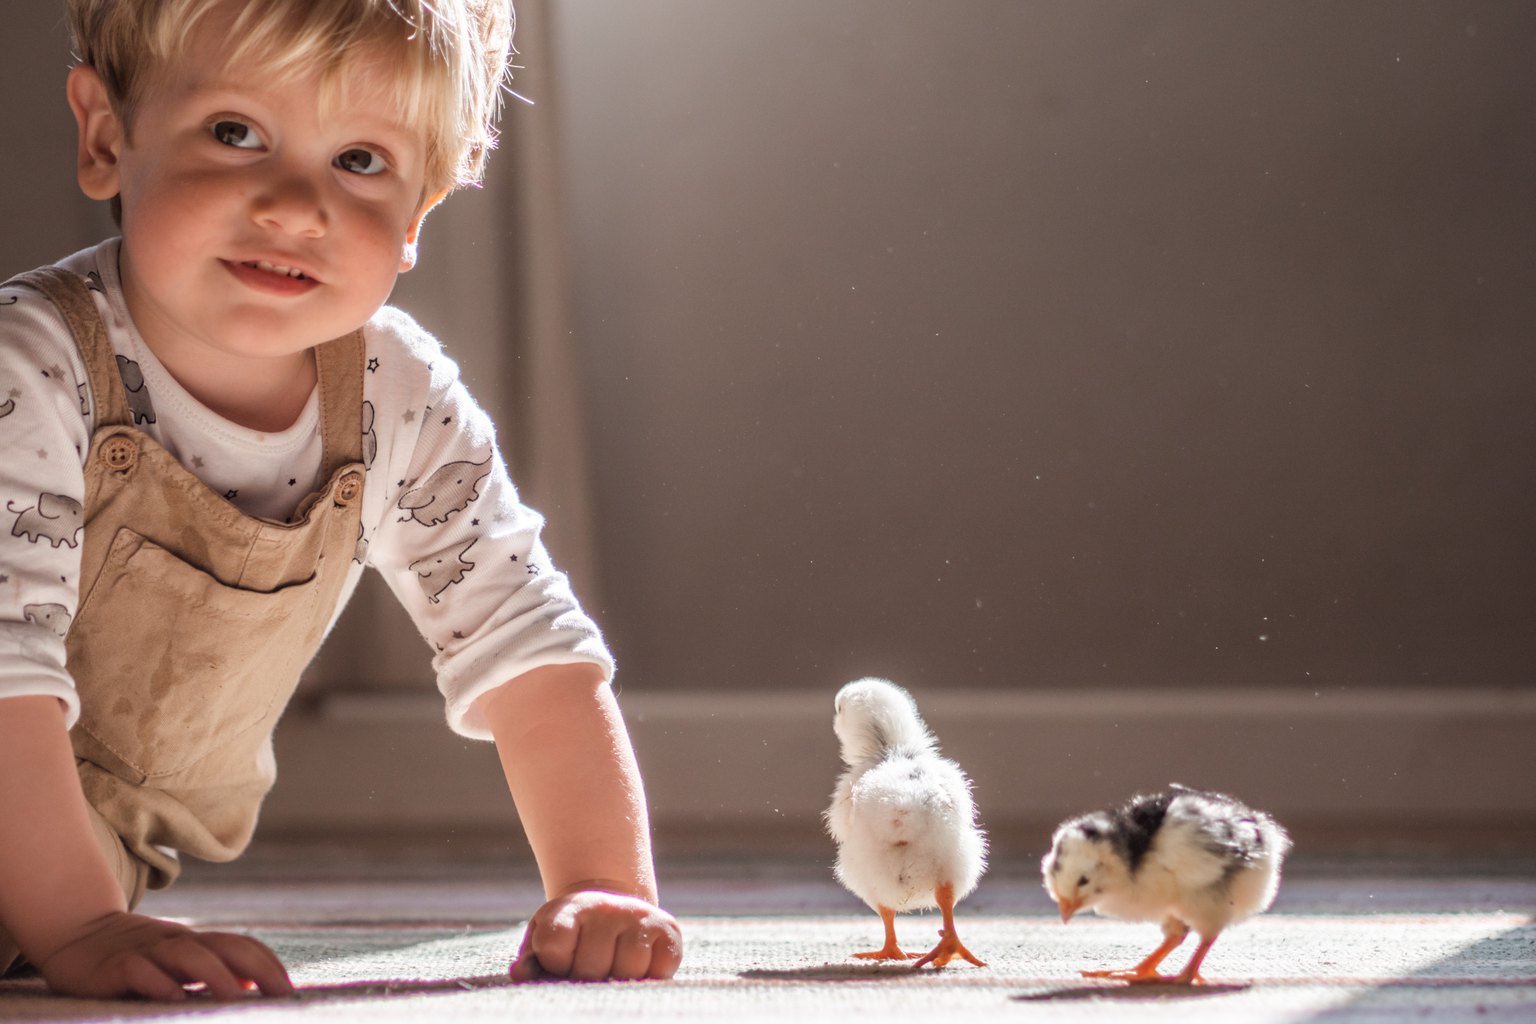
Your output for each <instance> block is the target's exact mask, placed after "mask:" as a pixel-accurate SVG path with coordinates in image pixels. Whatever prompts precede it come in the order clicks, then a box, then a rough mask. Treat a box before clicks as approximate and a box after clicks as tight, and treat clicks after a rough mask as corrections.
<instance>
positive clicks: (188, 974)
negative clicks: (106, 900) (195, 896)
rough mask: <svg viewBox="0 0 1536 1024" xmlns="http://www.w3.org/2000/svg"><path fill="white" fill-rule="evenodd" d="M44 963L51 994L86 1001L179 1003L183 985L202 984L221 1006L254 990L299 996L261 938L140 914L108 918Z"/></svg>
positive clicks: (39, 966) (41, 966)
mask: <svg viewBox="0 0 1536 1024" xmlns="http://www.w3.org/2000/svg"><path fill="white" fill-rule="evenodd" d="M41 959H42V962H41V963H39V964H37V965H36V967H37V969H38V972H39V973H41V974H42V976H43V979H44V980H45V981H47V982H48V987H49V988H50V989H52V990H53V991H54V992H56V993H58V994H60V995H69V996H79V997H84V998H88V999H116V998H121V997H123V996H144V997H146V998H149V999H158V1000H161V1001H163V1002H176V1001H179V1000H182V999H186V998H187V990H186V988H185V987H184V986H187V985H196V984H202V985H203V986H205V987H206V988H207V991H208V993H209V994H210V995H212V996H213V997H214V998H216V999H240V998H242V997H244V996H246V995H247V994H248V993H250V991H251V990H252V989H259V990H260V991H261V992H262V994H263V995H269V996H286V995H292V994H293V983H292V982H291V981H289V980H288V972H287V971H286V970H285V969H284V968H283V965H282V962H281V961H280V960H278V958H277V954H276V953H274V952H272V951H271V950H270V949H268V948H267V947H266V946H264V945H262V944H261V943H260V942H257V941H256V940H255V939H252V938H248V937H246V936H244V935H234V934H231V933H229V932H198V931H193V930H192V929H191V928H188V927H186V926H185V925H179V924H176V923H175V922H172V921H162V920H160V919H158V918H153V917H145V916H144V915H142V914H129V913H123V912H113V913H111V914H107V915H106V916H104V917H101V918H99V919H97V920H96V921H94V922H92V923H91V924H90V925H89V926H88V927H87V928H86V929H84V930H82V932H81V933H80V934H79V935H77V936H75V937H74V938H72V939H70V940H69V941H68V942H66V943H65V944H64V945H63V946H60V947H59V948H58V949H56V950H54V951H53V952H52V953H50V954H49V955H48V956H46V957H43V958H41Z"/></svg>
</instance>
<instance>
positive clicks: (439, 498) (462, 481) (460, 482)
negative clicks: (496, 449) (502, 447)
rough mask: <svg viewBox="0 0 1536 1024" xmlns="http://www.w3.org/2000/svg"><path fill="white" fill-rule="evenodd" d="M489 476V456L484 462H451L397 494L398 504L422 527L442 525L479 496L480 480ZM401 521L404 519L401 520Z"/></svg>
mask: <svg viewBox="0 0 1536 1024" xmlns="http://www.w3.org/2000/svg"><path fill="white" fill-rule="evenodd" d="M490 475H491V457H490V456H489V455H487V456H486V457H485V461H484V462H450V463H448V464H447V465H444V466H439V467H438V468H437V469H435V470H433V471H432V473H431V475H430V476H428V477H427V478H426V479H425V480H423V481H422V482H421V483H420V484H419V485H417V486H415V487H413V488H411V489H410V490H408V491H406V492H405V493H404V494H402V495H400V500H399V502H398V503H397V504H398V505H399V507H400V509H401V510H402V511H405V512H409V513H410V515H409V516H408V517H406V518H409V519H414V520H416V521H417V522H418V523H420V524H421V525H423V526H436V525H437V524H438V523H445V522H447V521H448V517H449V516H451V515H453V514H454V513H455V512H461V511H463V510H464V509H466V508H468V507H469V503H470V502H472V501H474V500H475V499H476V498H478V497H479V496H480V481H482V480H484V479H485V478H486V477H488V476H490ZM401 521H402V522H404V520H401Z"/></svg>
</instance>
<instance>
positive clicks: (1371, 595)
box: [556, 0, 1536, 691]
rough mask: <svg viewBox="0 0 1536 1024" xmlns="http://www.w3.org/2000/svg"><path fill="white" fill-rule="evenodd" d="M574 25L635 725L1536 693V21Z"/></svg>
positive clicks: (1189, 15) (721, 16)
mask: <svg viewBox="0 0 1536 1024" xmlns="http://www.w3.org/2000/svg"><path fill="white" fill-rule="evenodd" d="M556 12H557V13H558V15H559V16H560V17H559V20H558V26H559V36H558V40H559V50H558V55H559V61H560V63H559V72H560V78H559V84H560V86H561V89H562V92H561V99H562V102H563V104H564V110H565V113H566V115H567V116H566V118H565V122H564V124H565V129H566V132H567V143H568V146H567V153H568V167H569V172H568V189H567V196H568V199H569V200H570V211H571V212H570V224H571V252H572V256H573V260H574V263H573V269H574V274H573V311H574V313H573V315H574V324H575V328H576V331H575V334H574V340H575V342H576V344H577V345H578V346H579V351H580V353H581V354H582V356H583V363H584V365H585V366H586V367H587V368H588V372H589V375H590V376H589V378H588V387H589V397H590V410H591V412H590V416H591V424H592V428H591V437H592V443H593V458H594V459H595V460H596V465H595V472H594V476H595V479H596V480H597V486H598V498H599V507H598V510H597V515H598V521H599V523H600V524H601V527H600V529H601V534H600V541H601V549H600V553H601V557H602V564H603V566H604V569H605V585H606V589H605V593H606V596H607V607H606V608H605V609H604V611H605V622H606V624H607V627H608V628H609V630H610V631H611V633H612V636H613V640H614V642H615V643H616V645H617V647H618V651H619V655H620V659H621V662H622V664H623V666H624V675H625V678H626V680H627V682H628V685H630V686H631V687H643V688H646V689H647V690H649V689H651V688H674V687H676V688H683V689H698V690H710V691H714V690H731V691H749V690H758V689H762V688H774V689H777V688H794V689H800V688H806V689H815V690H827V691H830V688H832V687H834V686H835V685H836V684H837V683H838V682H839V681H841V680H844V679H846V678H849V677H852V676H855V675H857V674H861V673H867V672H874V673H889V674H891V675H893V676H895V677H897V678H899V679H902V680H906V681H907V682H909V683H911V684H912V685H914V686H917V687H925V688H927V687H955V686H964V687H982V688H999V689H1013V688H1041V687H1092V688H1095V689H1098V688H1136V689H1140V688H1147V687H1152V688H1171V687H1195V688H1202V687H1208V688H1229V687H1259V686H1272V687H1282V688H1295V689H1297V690H1308V691H1311V690H1324V691H1331V690H1338V689H1341V688H1350V689H1356V688H1388V687H1402V686H1406V685H1429V686H1495V687H1528V686H1530V685H1531V682H1532V674H1531V673H1532V665H1533V663H1536V629H1533V628H1531V625H1530V624H1531V621H1532V618H1533V612H1536V573H1533V572H1532V570H1531V566H1532V555H1533V545H1536V529H1532V509H1533V508H1536V460H1533V455H1536V444H1533V442H1536V411H1533V410H1536V404H1533V381H1536V352H1533V348H1532V344H1531V332H1532V329H1533V326H1536V8H1533V7H1532V6H1530V5H1526V4H1510V3H1504V2H1491V3H1478V2H1465V0H1458V2H1439V3H1430V4H1401V3H1389V2H1358V0H1357V2H1350V3H1332V2H1297V0H1277V2H1269V3H1252V2H1208V0H1175V2H1167V0H1159V2H1144V3H1139V2H1124V0H1113V2H1093V0H1089V2H1079V0H1072V2H1065V0H1064V2H1023V0H958V2H947V3H938V2H929V3H894V2H889V0H838V2H832V3H829V2H825V0H785V2H780V3H771V4H769V3H746V2H726V3H722V2H718V0H647V2H644V3H626V4H615V3H609V2H605V0H566V2H563V3H559V4H557V5H556Z"/></svg>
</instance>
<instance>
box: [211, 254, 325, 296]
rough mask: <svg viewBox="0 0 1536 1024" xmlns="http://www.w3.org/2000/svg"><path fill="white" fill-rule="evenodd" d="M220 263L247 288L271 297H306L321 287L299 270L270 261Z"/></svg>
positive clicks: (226, 261) (223, 261)
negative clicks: (314, 289) (311, 291)
mask: <svg viewBox="0 0 1536 1024" xmlns="http://www.w3.org/2000/svg"><path fill="white" fill-rule="evenodd" d="M220 262H222V263H223V264H224V267H225V269H227V270H228V271H229V272H230V273H231V274H233V275H234V276H235V278H236V279H237V280H239V281H242V282H244V283H245V285H246V287H249V288H254V289H256V290H257V291H259V292H264V293H267V294H270V295H291V296H297V295H304V294H307V293H308V292H309V291H310V290H311V289H313V288H317V287H319V285H320V282H319V280H318V279H316V278H313V277H310V276H309V275H308V274H306V273H305V272H304V271H302V270H300V269H299V268H297V267H290V266H286V265H284V264H282V263H273V262H271V261H270V260H240V261H239V262H235V261H233V260H222V261H220Z"/></svg>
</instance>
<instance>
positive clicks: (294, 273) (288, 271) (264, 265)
mask: <svg viewBox="0 0 1536 1024" xmlns="http://www.w3.org/2000/svg"><path fill="white" fill-rule="evenodd" d="M240 265H241V266H242V267H251V268H252V269H255V270H265V271H266V272H267V273H269V274H282V275H283V276H284V277H291V278H293V279H294V280H296V281H312V280H314V278H312V277H309V276H308V275H306V274H305V273H304V271H302V270H300V269H299V268H298V267H284V266H280V265H278V264H274V263H268V262H267V261H266V260H246V261H245V262H243V263H241V264H240Z"/></svg>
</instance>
